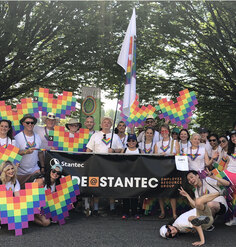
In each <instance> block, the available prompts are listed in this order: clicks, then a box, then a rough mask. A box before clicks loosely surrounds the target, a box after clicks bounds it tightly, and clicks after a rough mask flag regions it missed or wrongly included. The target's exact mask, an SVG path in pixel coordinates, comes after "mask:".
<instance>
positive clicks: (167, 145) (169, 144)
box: [156, 124, 180, 219]
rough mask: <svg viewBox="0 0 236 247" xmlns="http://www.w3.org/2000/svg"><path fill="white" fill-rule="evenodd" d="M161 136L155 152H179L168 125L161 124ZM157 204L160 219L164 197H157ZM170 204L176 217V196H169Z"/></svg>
mask: <svg viewBox="0 0 236 247" xmlns="http://www.w3.org/2000/svg"><path fill="white" fill-rule="evenodd" d="M160 130H161V137H162V140H161V141H159V142H158V143H157V151H156V153H157V154H159V155H175V154H179V152H180V150H179V142H178V141H177V140H173V139H172V138H171V137H170V129H169V126H168V125H166V124H163V125H162V126H161V129H160ZM159 204H160V208H161V214H160V215H159V218H160V219H164V218H165V208H164V199H163V198H159ZM170 205H171V208H172V214H173V219H176V218H177V214H176V198H170Z"/></svg>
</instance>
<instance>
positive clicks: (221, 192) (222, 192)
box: [219, 188, 228, 196]
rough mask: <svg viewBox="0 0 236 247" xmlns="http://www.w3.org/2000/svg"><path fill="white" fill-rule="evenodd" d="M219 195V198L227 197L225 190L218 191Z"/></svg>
mask: <svg viewBox="0 0 236 247" xmlns="http://www.w3.org/2000/svg"><path fill="white" fill-rule="evenodd" d="M219 193H220V196H227V195H228V192H227V190H226V189H225V188H224V189H222V190H220V191H219Z"/></svg>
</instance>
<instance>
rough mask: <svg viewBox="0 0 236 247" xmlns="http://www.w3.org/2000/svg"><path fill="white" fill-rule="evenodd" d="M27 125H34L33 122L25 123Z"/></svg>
mask: <svg viewBox="0 0 236 247" xmlns="http://www.w3.org/2000/svg"><path fill="white" fill-rule="evenodd" d="M25 123H26V124H27V125H30V124H31V125H34V122H25Z"/></svg>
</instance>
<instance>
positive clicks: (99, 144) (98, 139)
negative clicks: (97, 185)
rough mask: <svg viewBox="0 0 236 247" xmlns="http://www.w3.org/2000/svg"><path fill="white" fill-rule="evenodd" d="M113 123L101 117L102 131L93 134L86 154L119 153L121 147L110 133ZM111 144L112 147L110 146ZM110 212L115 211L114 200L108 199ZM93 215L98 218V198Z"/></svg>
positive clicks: (118, 139) (115, 135)
mask: <svg viewBox="0 0 236 247" xmlns="http://www.w3.org/2000/svg"><path fill="white" fill-rule="evenodd" d="M112 124H113V121H112V119H111V118H110V117H103V118H102V121H101V128H102V130H101V131H99V132H97V133H95V134H93V135H92V136H91V138H90V140H89V142H88V144H87V150H86V152H94V153H120V152H121V150H122V148H123V145H122V142H121V140H120V138H119V136H118V135H117V134H113V136H112V132H111V126H112ZM111 142H112V145H111ZM110 146H111V147H110ZM110 211H111V213H113V212H114V211H115V205H114V199H113V198H110ZM93 215H94V216H98V198H94V209H93Z"/></svg>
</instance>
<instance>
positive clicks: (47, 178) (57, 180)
mask: <svg viewBox="0 0 236 247" xmlns="http://www.w3.org/2000/svg"><path fill="white" fill-rule="evenodd" d="M51 170H52V169H47V170H46V174H45V180H44V182H45V185H46V187H47V188H48V189H50V188H51V185H52V184H51V175H50V174H51ZM60 178H61V175H60V176H59V177H58V178H57V179H56V181H55V183H56V185H58V184H60Z"/></svg>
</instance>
